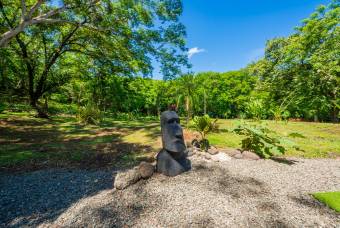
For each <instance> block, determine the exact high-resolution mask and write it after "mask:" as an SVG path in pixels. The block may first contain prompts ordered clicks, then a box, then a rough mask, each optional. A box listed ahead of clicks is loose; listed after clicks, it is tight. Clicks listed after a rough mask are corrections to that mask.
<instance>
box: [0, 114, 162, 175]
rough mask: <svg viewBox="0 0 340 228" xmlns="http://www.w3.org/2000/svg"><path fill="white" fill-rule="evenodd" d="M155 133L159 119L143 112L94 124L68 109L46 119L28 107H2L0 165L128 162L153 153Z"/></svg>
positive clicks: (158, 145)
mask: <svg viewBox="0 0 340 228" xmlns="http://www.w3.org/2000/svg"><path fill="white" fill-rule="evenodd" d="M159 134H160V128H159V124H158V123H157V122H156V123H155V121H152V120H150V119H148V118H146V119H145V120H144V119H140V120H133V121H126V120H125V121H120V120H116V119H114V118H111V117H106V118H105V119H104V121H103V123H102V124H100V125H99V126H96V125H83V124H81V123H79V122H78V120H77V119H76V118H75V117H74V116H71V115H60V116H52V117H51V118H50V119H49V120H47V119H38V118H35V117H34V113H29V112H20V113H17V112H3V113H1V114H0V170H1V169H7V168H9V167H19V169H20V167H21V166H23V167H25V168H26V167H27V165H30V164H32V167H33V166H36V165H37V164H44V166H46V165H47V166H49V165H53V164H54V165H56V164H57V165H58V166H59V165H63V164H64V165H69V164H71V165H72V164H85V166H86V167H87V166H91V165H93V164H95V165H96V166H101V165H103V166H105V165H111V164H115V163H116V164H118V163H119V164H120V165H130V164H132V163H133V162H137V161H140V160H143V159H149V158H150V157H151V158H152V157H153V155H154V153H155V152H157V151H158V149H159V148H160V141H158V140H157V139H158V138H159ZM155 139H156V140H155ZM130 158H131V159H130ZM132 158H133V159H132ZM130 160H131V161H132V162H131V161H130ZM38 166H39V165H38Z"/></svg>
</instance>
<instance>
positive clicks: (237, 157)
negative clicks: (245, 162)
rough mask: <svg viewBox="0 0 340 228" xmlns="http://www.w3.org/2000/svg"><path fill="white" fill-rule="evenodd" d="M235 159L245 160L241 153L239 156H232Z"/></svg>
mask: <svg viewBox="0 0 340 228" xmlns="http://www.w3.org/2000/svg"><path fill="white" fill-rule="evenodd" d="M232 157H233V158H236V159H242V158H243V156H242V154H241V153H239V154H235V155H234V156H232Z"/></svg>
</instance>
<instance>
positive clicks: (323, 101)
mask: <svg viewBox="0 0 340 228" xmlns="http://www.w3.org/2000/svg"><path fill="white" fill-rule="evenodd" d="M339 20H340V2H339V1H337V0H334V1H332V3H331V4H329V5H328V6H320V7H318V9H316V11H315V12H314V13H312V14H311V15H310V17H309V18H306V19H305V20H303V23H302V24H301V26H299V27H297V28H296V32H295V33H294V34H292V35H291V36H289V37H286V38H283V37H281V38H276V39H273V40H269V41H268V42H267V44H266V50H265V57H264V59H262V60H260V61H258V62H257V63H255V64H252V65H250V66H249V69H250V71H251V72H252V73H253V74H254V75H256V76H257V77H258V78H259V79H261V83H259V85H258V87H257V90H259V91H261V90H265V91H267V92H269V93H270V94H271V95H272V96H271V97H268V103H271V104H273V105H272V106H279V109H274V110H272V113H273V115H274V118H275V119H282V118H287V117H288V116H291V117H298V116H299V117H303V118H305V119H311V120H316V121H317V120H320V119H321V120H328V121H329V120H331V121H333V122H336V121H338V116H339V110H340V109H339V104H340V99H339V88H340V78H339V75H340V58H339V50H340V27H339Z"/></svg>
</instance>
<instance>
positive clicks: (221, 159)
mask: <svg viewBox="0 0 340 228" xmlns="http://www.w3.org/2000/svg"><path fill="white" fill-rule="evenodd" d="M211 159H212V160H213V161H216V162H226V161H230V160H231V157H230V156H229V155H227V154H225V153H218V154H215V155H212V156H211Z"/></svg>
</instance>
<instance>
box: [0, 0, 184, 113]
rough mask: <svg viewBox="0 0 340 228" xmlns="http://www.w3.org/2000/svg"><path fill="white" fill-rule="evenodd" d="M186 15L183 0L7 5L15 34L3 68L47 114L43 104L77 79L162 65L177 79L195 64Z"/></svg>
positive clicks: (6, 18)
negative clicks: (182, 18)
mask: <svg viewBox="0 0 340 228" xmlns="http://www.w3.org/2000/svg"><path fill="white" fill-rule="evenodd" d="M181 13H182V3H181V1H180V0H165V1H157V0H150V1H133V0H117V1H112V0H100V1H99V0H97V1H95V0H94V1H85V0H64V1H61V4H59V5H54V4H52V3H51V1H43V0H35V1H33V0H27V1H24V0H23V1H15V2H13V1H11V0H0V15H1V16H0V34H8V33H10V34H12V35H11V36H8V37H10V38H9V39H7V38H6V41H5V42H4V43H6V44H7V45H6V46H5V47H2V48H1V52H0V54H1V58H4V59H6V61H0V64H1V65H0V68H2V69H5V70H6V71H7V72H9V73H10V74H11V75H16V76H17V77H18V80H23V85H25V86H24V88H25V91H26V93H27V94H28V95H29V98H30V104H31V105H32V107H34V108H36V109H37V110H38V112H39V114H40V115H41V116H44V115H45V114H44V112H43V110H41V108H40V107H39V105H38V100H39V99H40V98H41V97H42V96H43V95H44V94H45V93H48V92H51V91H53V90H55V89H56V88H58V87H59V86H60V85H62V84H64V83H65V82H67V81H68V80H69V78H71V77H72V76H74V75H76V74H80V73H85V74H88V75H92V77H105V76H108V75H136V74H143V75H149V74H150V73H151V72H152V59H155V60H157V61H158V62H160V64H161V68H162V72H163V75H164V77H165V78H166V79H168V78H173V77H175V76H176V75H178V74H179V73H180V66H181V65H187V56H186V48H185V39H184V38H185V28H184V26H183V25H182V24H181V23H180V22H179V15H180V14H181ZM37 18H40V19H39V20H38V19H37ZM17 28H20V29H19V30H18V29H17ZM5 37H7V35H5ZM2 38H4V36H2V37H1V39H2ZM9 62H10V63H12V64H11V65H9V64H8V63H9ZM70 67H71V68H74V67H75V68H77V70H71V71H70V70H68V68H70Z"/></svg>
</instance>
